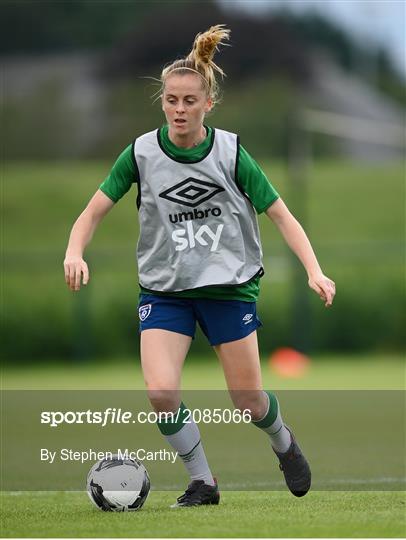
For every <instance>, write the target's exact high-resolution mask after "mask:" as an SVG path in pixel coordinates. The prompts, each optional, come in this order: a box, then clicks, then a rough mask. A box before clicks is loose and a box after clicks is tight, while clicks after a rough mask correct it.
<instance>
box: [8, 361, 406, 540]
mask: <svg viewBox="0 0 406 540" xmlns="http://www.w3.org/2000/svg"><path fill="white" fill-rule="evenodd" d="M263 374H264V381H265V384H266V385H267V386H268V387H270V388H280V389H282V388H284V389H292V390H293V389H299V388H300V389H307V390H310V389H319V390H320V389H324V390H325V389H337V388H341V389H354V388H359V389H363V390H367V389H380V390H389V389H392V390H393V389H396V388H402V387H403V386H404V364H403V362H402V358H401V357H399V356H395V355H393V356H364V357H344V356H342V357H338V356H336V357H319V358H317V359H315V360H314V361H313V364H312V367H311V369H310V371H309V372H308V373H307V375H306V376H305V377H304V378H302V379H282V378H281V377H278V376H276V375H275V374H274V373H273V372H271V371H269V369H268V367H267V365H266V364H265V365H264V366H263ZM213 382H214V384H213ZM183 383H184V384H183V386H184V388H187V389H192V388H208V387H209V388H224V382H223V377H222V374H221V370H220V368H219V366H218V363H217V361H216V360H215V359H214V357H213V358H212V360H211V361H210V362H207V361H206V362H204V361H202V359H199V358H194V357H191V358H190V359H189V361H188V363H187V365H186V367H185V374H184V379H183ZM142 387H143V382H142V378H141V374H140V371H139V367H138V366H137V365H135V361H134V362H132V363H131V362H130V361H128V360H127V361H118V360H114V361H113V360H112V361H111V362H109V363H104V364H101V365H99V366H98V367H97V369H95V365H94V364H92V365H79V366H75V365H70V366H68V365H58V366H53V367H52V366H46V365H44V366H37V367H33V366H30V367H27V368H24V369H7V370H5V371H3V388H8V389H23V388H25V389H37V390H38V389H48V390H49V389H61V390H62V389H65V390H66V389H80V388H93V389H103V388H104V389H106V390H107V389H137V388H142ZM392 394H393V393H387V392H386V393H385V392H384V393H383V394H382V396H383V398H382V399H381V403H380V406H379V407H378V408H373V410H372V409H370V407H369V405H368V402H367V401H365V399H364V401H362V399H363V398H361V402H360V403H359V404H358V405H359V406H357V403H358V401H357V400H356V399H355V400H354V396H356V393H355V394H354V393H340V392H336V393H335V394H334V395H335V396H336V399H337V401H336V402H335V401H334V399H335V398H334V399H333V401H332V402H331V403H333V404H334V407H333V410H331V411H330V412H328V411H325V410H324V409H325V407H323V406H321V407H320V404H321V403H325V402H326V401H325V400H326V399H327V401H328V402H330V401H329V400H330V397H328V394H327V393H324V397H322V401H320V400H319V398H318V395H315V394H314V393H310V394H309V396H308V397H309V398H311V399H307V400H306V403H303V402H302V401H301V400H302V399H303V398H302V397H301V396H302V395H303V394H300V393H298V394H290V395H289V396H290V397H289V401H290V402H289V403H286V401H287V398H288V395H286V394H285V395H284V396H283V400H284V401H285V408H284V410H286V411H287V412H286V415H287V416H288V417H289V418H292V421H293V422H294V425H295V426H297V427H298V430H297V433H298V436H299V437H300V440H302V437H303V436H304V437H303V439H304V444H305V448H306V452H308V457H309V459H310V460H311V463H312V467H313V469H314V470H313V473H314V486H315V489H323V488H322V487H320V486H323V485H325V486H326V488H327V489H328V487H329V484H328V481H327V483H326V484H323V482H325V481H326V480H329V479H333V478H336V479H337V478H338V479H340V480H345V478H347V479H348V478H350V479H351V478H353V479H354V478H355V484H354V485H349V486H345V485H344V484H342V487H343V488H346V487H347V488H348V489H349V490H350V491H317V490H315V491H311V492H310V493H309V495H308V496H306V497H305V498H304V499H296V498H294V497H292V496H291V495H290V494H289V493H287V492H286V491H285V490H284V488H283V491H244V492H242V491H227V488H230V484H228V481H230V480H231V481H232V480H233V478H234V479H235V478H236V472H235V471H236V470H238V467H239V464H240V463H241V461H242V460H241V457H239V454H238V452H240V453H241V451H243V452H245V453H246V454H247V455H248V453H249V448H255V449H256V450H255V455H256V460H257V461H255V460H249V462H247V463H246V467H245V468H247V467H251V468H252V473H250V474H252V476H250V475H247V474H246V473H245V477H244V474H240V475H238V477H237V479H240V480H247V478H248V479H249V481H248V482H247V484H246V485H247V489H255V487H256V485H257V484H256V482H257V481H258V479H260V478H259V477H258V463H257V462H258V460H259V462H260V463H263V465H264V468H265V470H266V471H269V473H267V474H268V476H269V481H270V482H271V483H272V485H275V486H276V487H275V488H274V489H279V488H280V487H281V486H280V485H279V484H278V483H279V482H280V481H281V480H280V472H279V471H278V470H277V468H276V465H275V462H274V459H272V458H273V456H271V455H269V449H268V448H267V447H266V446H264V444H263V434H261V433H260V432H259V431H258V432H257V430H254V429H253V428H252V427H251V426H247V427H246V428H241V429H244V430H245V431H244V433H245V436H244V438H243V440H241V433H242V432H241V431H238V430H237V429H236V431H238V433H237V432H236V433H234V432H233V431H228V432H227V433H228V435H227V437H226V439H227V440H224V437H221V436H220V437H219V436H218V434H217V432H213V433H212V432H211V431H210V430H208V429H207V427H206V428H205V427H203V426H202V427H201V429H202V433H203V435H204V440H205V445H206V451H207V452H208V454H209V456H210V460H211V462H213V463H214V466H215V467H218V469H221V472H220V476H221V480H220V487H221V486H222V487H223V491H222V502H221V505H220V506H219V507H210V508H199V509H187V510H183V511H176V510H171V509H169V508H168V507H169V505H170V504H171V503H172V502H173V501H174V500H175V498H176V496H177V495H178V494H179V493H178V492H173V491H154V490H153V491H152V492H151V494H150V497H149V498H148V500H147V502H146V504H145V507H144V508H143V509H142V510H141V512H137V513H130V514H104V513H102V512H99V511H97V510H96V509H94V508H93V507H92V506H91V504H90V502H89V501H88V499H87V496H86V494H84V493H82V492H68V491H59V492H32V493H30V492H11V493H10V492H4V493H3V494H2V496H1V499H0V500H1V511H2V515H3V518H2V527H3V530H2V532H1V535H2V536H4V537H113V538H114V537H292V536H293V537H403V536H404V535H405V533H406V530H405V497H404V492H400V491H378V490H382V488H387V489H390V487H391V486H392V487H393V488H394V489H400V487H401V485H402V480H401V479H400V482H399V481H398V482H397V483H396V482H395V483H392V484H391V483H390V482H389V483H385V482H382V481H384V480H386V479H387V478H386V477H392V476H396V477H397V478H398V479H399V478H400V477H401V476H402V473H401V472H400V473H399V471H402V470H403V469H402V460H403V463H404V458H402V455H403V453H402V450H401V446H402V443H401V437H400V438H399V436H400V435H401V430H402V428H401V427H400V428H399V421H401V416H402V413H401V411H398V410H397V409H394V408H393V407H394V405H395V407H396V400H395V401H391V400H392V397H391V396H392ZM137 395H138V394H137ZM341 395H343V397H344V398H345V401H343V400H342V399H341ZM393 395H394V394H393ZM397 395H398V394H397ZM374 396H375V398H378V399H379V397H380V394H379V395H378V393H375V394H374V395H373V396H372V397H374ZM385 396H386V397H385ZM395 397H396V396H395ZM64 399H66V395H65V394H63V395H62V394H61V396H60V398H59V400H60V401H59V403H60V405H61V407H62V408H63V407H64V403H65V402H64V401H63V400H64ZM81 399H82V398H81ZM396 399H397V398H396ZM391 403H392V404H391ZM212 405H213V404H212ZM22 406H24V403H23V404H22ZM77 406H78V407H79V408H80V404H79V403H78V404H77ZM354 406H355V409H354ZM300 407H301V408H302V410H301V412H300V411H299V409H300ZM395 412H396V414H394V413H395ZM396 415H397V416H396ZM395 416H396V418H395ZM388 418H390V422H389V423H388V421H387V420H388ZM293 419H294V420H293ZM298 419H300V421H299V422H298ZM359 419H361V420H362V419H363V420H362V429H363V431H362V433H361V432H360V420H359ZM365 422H366V423H367V425H364V423H365ZM34 423H35V422H34ZM376 424H378V425H379V426H380V432H379V434H376V430H375V427H376ZM320 425H321V426H323V428H322V429H323V440H325V441H329V442H328V443H326V444H327V445H326V450H327V453H328V456H330V457H328V456H327V461H326V456H325V455H324V454H323V455H321V454H320V448H319V445H318V442H317V440H318V437H320V427H319V426H320ZM19 429H20V431H21V430H22V431H23V433H28V432H29V431H28V430H29V429H30V426H25V425H24V423H21V422H20V428H19ZM137 429H138V428H137ZM238 429H240V428H238ZM17 431H18V430H17ZM150 431H151V434H152V435H151V434H150V435H148V436H149V437H151V436H152V437H155V439H154V438H153V439H150V440H149V442H150V443H151V442H154V441H155V442H154V444H155V445H157V444H160V443H159V440H158V439H159V434H156V433H155V430H154V429H152V428H151V430H150ZM69 433H70V434H71V435H72V436H73V432H72V431H70V432H69ZM135 433H136V434H138V437H139V438H140V439H141V440H143V442H144V443H145V442H146V439H145V440H144V438H143V437H144V436H143V435H141V432H140V431H137V432H135ZM61 434H62V432H61ZM136 434H134V438H135V439H137V435H136ZM71 435H69V437H70V436H71ZM20 436H21V435H20ZM234 436H235V437H236V438H235V439H233V438H230V437H234ZM125 437H126V438H127V440H128V435H126V436H125ZM367 439H368V441H367V442H366V440H367ZM238 440H239V441H240V442H238ZM348 440H349V441H351V442H350V446H349V447H348ZM389 440H390V441H391V442H390V443H389V444H390V445H391V447H392V452H391V453H388V449H387V444H388V441H389ZM230 441H232V442H231V444H232V445H233V448H234V451H233V453H232V454H231V455H229V456H228V459H227V462H225V461H224V455H226V453H227V448H226V446H227V442H230ZM376 441H378V442H379V445H377V444H376ZM33 442H34V443H35V441H33ZM70 444H71V445H72V446H73V447H75V445H76V444H78V441H77V440H76V441H70ZM84 444H86V443H84ZM146 444H147V446H148V443H146ZM234 445H238V446H240V447H241V448H242V449H243V450H241V449H240V448H237V446H234ZM244 445H245V446H247V449H245V450H244V448H245V447H244ZM151 447H158V446H153V445H151ZM25 451H27V452H28V453H29V449H24V452H25ZM380 456H385V459H383V460H381V457H380ZM361 457H362V459H360V458H361ZM19 459H21V458H19ZM24 459H26V458H24ZM329 459H330V462H329ZM331 459H332V460H333V461H331ZM17 461H18V459H17ZM10 464H11V462H10ZM369 464H371V466H370V465H369ZM161 467H162V468H161V469H159V466H158V468H157V469H155V468H154V465H153V464H150V465H148V468H149V470H150V473H151V478H152V479H153V483H154V479H155V483H156V484H159V482H157V478H158V479H159V481H161V477H160V474H161V473H160V472H159V471H161V472H162V475H163V476H164V475H165V474H167V475H168V476H167V479H166V480H164V478H163V477H162V482H163V483H164V484H165V482H166V481H167V482H168V485H171V483H172V485H173V481H174V480H176V478H178V479H180V478H182V479H185V478H186V475H185V473H184V472H183V470H182V468H181V465H180V464H177V465H176V467H179V468H175V469H173V470H172V469H171V470H169V469H170V467H169V465H162V466H161ZM174 467H175V466H174ZM371 467H372V468H371ZM88 468H89V465H88V464H85V465H84V467H83V469H84V470H83V471H80V474H79V478H84V477H85V473H86V471H87V469H88ZM41 470H42V469H41ZM57 470H58V469H57ZM59 470H61V472H62V473H63V472H64V469H59ZM216 470H217V469H216ZM244 470H245V469H244ZM65 472H66V471H65ZM241 473H243V471H241ZM52 474H54V473H52V472H51V475H52ZM69 474H71V473H69ZM72 474H73V475H75V474H76V475H77V470H74V469H72ZM171 475H175V476H172V477H171ZM255 475H256V477H255ZM380 476H382V477H383V478H381V480H380V479H379V477H380ZM372 477H378V478H377V483H376V484H373V483H369V480H368V479H370V480H371V479H372ZM261 478H262V477H261ZM363 479H365V484H364V485H363V486H362V487H364V488H365V489H367V490H368V491H354V490H353V489H360V486H361V483H362V481H363ZM388 480H390V478H388ZM162 482H161V485H162ZM178 482H179V480H178ZM178 482H177V483H178ZM250 482H251V483H250ZM357 482H359V483H357ZM380 482H381V483H380ZM185 483H186V480H185ZM260 484H261V483H259V485H260ZM349 484H351V480H350V481H349ZM181 485H183V484H182V482H181ZM399 485H400V487H399ZM330 488H331V485H330ZM374 488H375V489H374ZM17 489H18V488H17ZM158 489H159V488H158ZM160 489H162V488H160ZM260 489H263V487H260ZM333 489H339V488H338V487H333ZM185 515H186V516H187V518H186V519H185Z"/></svg>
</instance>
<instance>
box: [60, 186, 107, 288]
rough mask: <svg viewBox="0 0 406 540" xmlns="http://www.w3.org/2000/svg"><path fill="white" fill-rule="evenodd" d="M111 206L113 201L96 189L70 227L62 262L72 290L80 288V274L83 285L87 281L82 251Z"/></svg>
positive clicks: (87, 270) (86, 268)
mask: <svg viewBox="0 0 406 540" xmlns="http://www.w3.org/2000/svg"><path fill="white" fill-rule="evenodd" d="M113 206H114V203H113V201H112V200H111V199H109V198H108V197H107V195H105V194H104V193H103V192H102V191H101V190H100V189H99V190H97V191H96V193H95V194H94V195H93V197H92V198H91V199H90V201H89V204H88V205H87V206H86V208H85V209H84V210H83V212H82V213H81V214H80V216H79V217H78V219H77V220H76V221H75V224H74V225H73V227H72V230H71V233H70V237H69V243H68V247H67V249H66V255H65V260H64V262H63V266H64V271H65V281H66V284H67V285H68V287H69V288H70V289H71V290H72V291H78V290H79V289H80V282H81V278H82V275H83V285H87V283H88V281H89V269H88V266H87V264H86V262H85V261H84V260H83V252H84V250H85V248H86V246H87V245H88V243H89V242H90V240H91V239H92V236H93V233H94V231H95V230H96V228H97V226H98V224H99V223H100V221H101V220H102V219H103V217H104V216H105V215H106V214H107V213H108V212H109V211H110V210H111V208H112V207H113Z"/></svg>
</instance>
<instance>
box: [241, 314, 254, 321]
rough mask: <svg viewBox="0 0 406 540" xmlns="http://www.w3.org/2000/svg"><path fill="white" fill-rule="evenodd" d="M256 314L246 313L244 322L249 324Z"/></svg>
mask: <svg viewBox="0 0 406 540" xmlns="http://www.w3.org/2000/svg"><path fill="white" fill-rule="evenodd" d="M253 316H254V314H253V313H247V314H246V315H244V317H243V318H242V320H243V321H244V324H248V323H250V322H252V317H253Z"/></svg>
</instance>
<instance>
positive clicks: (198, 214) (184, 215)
mask: <svg viewBox="0 0 406 540" xmlns="http://www.w3.org/2000/svg"><path fill="white" fill-rule="evenodd" d="M210 214H211V215H212V216H215V217H218V216H220V215H221V208H218V207H217V206H216V207H214V208H206V209H205V210H197V208H195V209H194V210H193V212H192V211H190V212H179V213H178V214H169V221H170V222H171V223H182V221H189V220H191V219H203V218H205V217H208V216H209V215H210Z"/></svg>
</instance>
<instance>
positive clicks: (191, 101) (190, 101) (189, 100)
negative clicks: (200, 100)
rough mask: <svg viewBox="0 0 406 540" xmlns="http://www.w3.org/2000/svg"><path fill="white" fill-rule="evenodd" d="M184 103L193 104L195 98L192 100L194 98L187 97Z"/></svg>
mask: <svg viewBox="0 0 406 540" xmlns="http://www.w3.org/2000/svg"><path fill="white" fill-rule="evenodd" d="M186 103H187V104H188V105H193V104H194V103H195V100H194V99H187V100H186Z"/></svg>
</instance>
